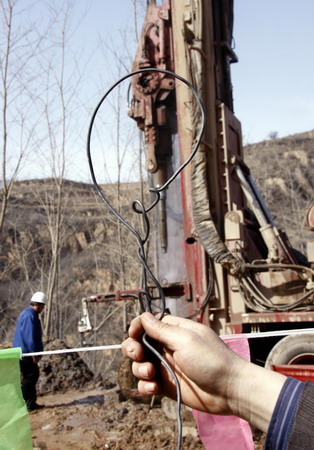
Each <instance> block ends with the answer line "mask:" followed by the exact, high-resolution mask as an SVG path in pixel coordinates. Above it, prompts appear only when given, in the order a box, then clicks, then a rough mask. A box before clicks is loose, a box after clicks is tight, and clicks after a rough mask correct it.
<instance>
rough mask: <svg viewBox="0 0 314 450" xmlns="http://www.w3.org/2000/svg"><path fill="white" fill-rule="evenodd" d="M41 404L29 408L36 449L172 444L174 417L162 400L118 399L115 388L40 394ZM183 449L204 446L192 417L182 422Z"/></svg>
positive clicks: (174, 429)
mask: <svg viewBox="0 0 314 450" xmlns="http://www.w3.org/2000/svg"><path fill="white" fill-rule="evenodd" d="M38 403H40V404H42V405H45V408H43V409H41V410H37V411H34V412H31V413H30V423H31V429H32V437H33V446H34V448H35V449H41V450H43V449H47V450H48V449H49V450H60V448H62V449H69V450H70V449H77V450H78V449H79V450H87V449H116V450H118V449H119V450H120V449H121V450H122V449H123V450H125V449H161V448H168V449H172V448H176V421H175V420H169V419H168V418H167V417H166V416H165V415H164V414H163V412H162V410H161V407H160V405H156V406H153V407H152V408H151V407H150V405H145V404H139V403H135V402H134V401H133V400H126V401H123V402H120V401H119V398H118V393H117V391H116V390H106V391H104V390H100V389H97V390H92V391H85V392H82V391H81V392H80V391H72V392H68V393H63V394H53V395H45V396H40V397H39V398H38ZM182 448H184V449H203V448H204V447H203V445H202V443H201V441H200V439H199V437H198V433H197V428H196V425H195V422H194V420H193V418H192V417H189V418H187V419H186V418H185V419H184V421H183V446H182Z"/></svg>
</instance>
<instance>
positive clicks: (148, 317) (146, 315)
mask: <svg viewBox="0 0 314 450" xmlns="http://www.w3.org/2000/svg"><path fill="white" fill-rule="evenodd" d="M143 317H144V319H146V320H148V321H149V322H156V321H158V319H156V317H155V316H154V315H153V314H151V313H149V312H146V313H143Z"/></svg>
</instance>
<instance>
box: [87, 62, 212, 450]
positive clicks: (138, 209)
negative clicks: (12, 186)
mask: <svg viewBox="0 0 314 450" xmlns="http://www.w3.org/2000/svg"><path fill="white" fill-rule="evenodd" d="M146 72H159V73H162V74H166V75H169V76H172V77H174V78H175V79H177V80H179V81H181V82H182V83H184V84H185V85H187V86H188V88H189V89H191V91H192V93H193V95H194V98H195V100H196V102H197V104H198V106H199V108H200V112H201V126H200V127H199V132H198V135H197V137H196V139H195V141H194V144H193V146H192V149H191V153H190V156H189V157H188V158H187V160H186V161H184V162H183V164H181V166H180V167H179V168H178V169H177V170H176V171H175V172H174V173H173V175H172V176H171V177H170V178H169V179H168V180H167V181H166V182H165V183H164V184H163V185H162V186H158V187H152V188H149V191H150V192H152V193H153V194H155V199H154V201H153V202H152V204H151V205H150V206H148V207H147V208H145V206H144V204H143V203H142V202H141V201H140V200H134V201H133V203H132V208H133V211H134V212H135V213H137V214H141V215H142V217H143V222H144V236H141V233H140V232H139V231H138V230H136V229H135V228H134V227H133V226H132V225H131V224H130V223H129V222H128V221H127V220H125V219H124V218H123V217H122V216H121V215H120V214H119V212H118V211H117V210H116V209H115V208H114V207H113V206H112V205H111V203H110V202H109V201H108V199H107V197H106V196H105V194H104V192H103V190H102V189H101V187H100V186H99V184H98V182H97V179H96V176H95V172H94V167H93V162H92V157H91V136H92V131H93V127H94V122H95V119H96V117H97V114H98V112H99V110H100V108H101V106H102V105H103V103H104V101H105V100H106V99H107V97H108V95H109V94H110V93H111V92H112V91H113V90H114V89H115V88H116V87H117V86H118V85H119V84H120V83H122V82H123V81H125V80H126V79H128V78H131V77H133V76H134V75H137V74H142V73H146ZM204 128H205V111H204V107H203V105H202V102H201V100H200V98H199V96H198V94H197V92H196V90H195V88H194V87H193V85H192V84H191V83H190V82H189V81H187V80H186V79H185V78H183V77H181V76H180V75H177V74H175V73H173V72H171V71H169V70H164V69H157V68H145V69H139V70H135V71H133V72H130V73H129V74H127V75H125V76H123V77H122V78H120V79H119V80H118V81H117V82H116V83H114V84H113V85H112V86H111V87H110V88H109V89H108V91H107V92H106V93H105V94H104V95H103V97H102V98H101V99H100V101H99V103H98V105H97V106H96V108H95V110H94V112H93V115H92V118H91V120H90V124H89V129H88V135H87V158H88V163H89V169H90V173H91V177H92V181H93V184H94V187H95V190H96V192H97V194H98V195H99V197H100V198H101V200H102V201H103V202H104V203H105V205H106V206H107V207H108V208H109V210H110V211H111V213H112V214H113V215H114V216H115V217H116V218H117V219H118V220H119V221H120V222H121V223H122V224H123V225H124V226H125V227H126V228H127V229H128V230H129V231H130V232H131V233H132V234H133V235H134V236H135V238H136V240H137V243H138V258H139V260H140V263H141V265H142V270H143V288H142V290H141V291H140V295H139V301H140V305H141V308H142V309H143V310H145V311H148V312H152V307H151V296H150V293H149V290H148V284H147V280H148V278H150V279H151V281H152V282H153V284H154V286H155V287H156V288H157V290H158V293H159V298H160V300H161V312H160V314H159V316H158V317H159V319H162V317H163V315H164V314H165V309H166V302H165V296H164V292H163V289H162V287H161V285H160V283H159V281H158V280H157V278H156V277H155V276H154V274H153V273H152V271H151V269H150V267H149V266H148V264H147V260H146V254H145V244H146V242H147V240H148V237H149V233H150V222H149V218H148V215H147V213H148V212H149V211H151V210H152V209H153V208H154V207H155V206H156V205H157V204H158V202H159V200H160V193H161V192H162V191H164V190H165V189H167V187H168V186H169V185H170V184H171V183H172V182H173V181H174V179H175V178H177V176H178V175H179V174H180V172H181V171H182V170H183V169H184V168H185V167H186V166H187V165H188V164H189V163H190V161H191V160H192V159H193V157H194V155H195V153H196V152H197V150H198V148H199V146H200V143H201V139H202V136H203V133H204ZM143 300H144V301H143ZM143 344H144V345H145V346H146V347H147V348H148V349H149V350H150V351H151V352H152V353H154V355H155V356H156V357H157V358H158V359H159V360H160V361H161V363H162V364H163V365H164V366H165V367H166V369H167V370H168V371H169V373H170V374H171V376H172V378H173V380H174V383H175V385H176V390H177V423H178V426H177V433H178V440H177V448H178V449H180V448H181V443H182V420H181V392H180V385H179V381H178V378H177V376H176V374H175V372H174V371H173V369H172V368H171V367H170V366H169V364H168V363H167V361H165V359H164V358H163V357H162V356H161V354H160V353H159V352H158V351H157V350H156V349H155V348H154V347H153V346H152V345H151V343H150V342H148V339H147V334H146V333H145V334H144V336H143Z"/></svg>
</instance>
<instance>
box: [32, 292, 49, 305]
mask: <svg viewBox="0 0 314 450" xmlns="http://www.w3.org/2000/svg"><path fill="white" fill-rule="evenodd" d="M31 303H42V304H43V305H45V304H46V294H44V293H43V292H35V294H34V295H33V296H32V298H31Z"/></svg>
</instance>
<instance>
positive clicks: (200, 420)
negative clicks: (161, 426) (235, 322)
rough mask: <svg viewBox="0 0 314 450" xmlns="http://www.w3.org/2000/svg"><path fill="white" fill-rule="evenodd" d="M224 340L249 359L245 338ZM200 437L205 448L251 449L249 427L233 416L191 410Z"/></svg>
mask: <svg viewBox="0 0 314 450" xmlns="http://www.w3.org/2000/svg"><path fill="white" fill-rule="evenodd" d="M223 340H224V342H225V344H226V345H228V347H229V348H231V350H233V351H234V352H235V353H237V354H238V355H240V356H242V358H244V359H247V360H250V349H249V343H248V340H247V339H246V338H237V339H234V338H227V337H225V338H224V339H223ZM193 414H194V417H195V420H196V423H197V428H198V432H199V435H200V438H201V440H202V442H203V444H204V447H205V448H206V450H230V449H232V450H253V449H254V442H253V436H252V431H251V427H250V425H249V424H248V422H246V421H245V420H243V419H239V418H238V417H235V416H215V415H212V414H206V413H203V412H200V411H196V410H193Z"/></svg>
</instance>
